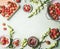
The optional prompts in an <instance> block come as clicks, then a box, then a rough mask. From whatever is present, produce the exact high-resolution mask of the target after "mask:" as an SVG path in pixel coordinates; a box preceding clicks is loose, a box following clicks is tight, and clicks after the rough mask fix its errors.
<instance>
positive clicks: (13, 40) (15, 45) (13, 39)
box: [12, 38, 20, 47]
mask: <svg viewBox="0 0 60 49" xmlns="http://www.w3.org/2000/svg"><path fill="white" fill-rule="evenodd" d="M16 40H19V39H18V38H15V39H13V42H14V41H16ZM13 42H12V44H13ZM19 45H20V40H19ZM19 45H18V46H19ZM13 46H14V47H18V46H16V45H14V44H13Z"/></svg>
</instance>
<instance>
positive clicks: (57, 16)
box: [47, 0, 60, 21]
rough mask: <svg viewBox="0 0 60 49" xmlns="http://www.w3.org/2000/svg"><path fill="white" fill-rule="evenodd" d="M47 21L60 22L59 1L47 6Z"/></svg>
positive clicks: (56, 0) (55, 0)
mask: <svg viewBox="0 0 60 49" xmlns="http://www.w3.org/2000/svg"><path fill="white" fill-rule="evenodd" d="M47 12H48V19H51V20H55V21H60V1H59V0H54V1H52V2H50V3H49V4H48V6H47Z"/></svg>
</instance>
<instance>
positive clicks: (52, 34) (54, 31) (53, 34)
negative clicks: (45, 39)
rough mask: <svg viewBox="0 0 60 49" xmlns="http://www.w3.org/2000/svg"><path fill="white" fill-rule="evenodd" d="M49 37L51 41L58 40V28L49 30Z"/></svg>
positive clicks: (59, 34) (59, 33)
mask: <svg viewBox="0 0 60 49" xmlns="http://www.w3.org/2000/svg"><path fill="white" fill-rule="evenodd" d="M49 36H50V38H51V39H53V40H55V39H56V40H59V38H60V37H59V36H60V31H59V29H58V28H52V29H51V30H50V32H49Z"/></svg>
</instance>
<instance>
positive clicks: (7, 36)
mask: <svg viewBox="0 0 60 49" xmlns="http://www.w3.org/2000/svg"><path fill="white" fill-rule="evenodd" d="M1 37H6V38H8V40H9V43H8V44H6V45H1V46H2V47H8V46H9V44H10V38H9V37H8V36H5V35H3V36H1ZM1 37H0V38H1Z"/></svg>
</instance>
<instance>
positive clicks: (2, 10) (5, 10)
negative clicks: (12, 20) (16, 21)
mask: <svg viewBox="0 0 60 49" xmlns="http://www.w3.org/2000/svg"><path fill="white" fill-rule="evenodd" d="M16 10H17V4H16V3H14V2H10V1H9V2H8V6H7V7H6V6H4V5H3V6H0V14H1V15H2V16H3V17H5V18H7V19H9V17H10V16H11V15H12V14H13V13H14V12H15V11H16Z"/></svg>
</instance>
